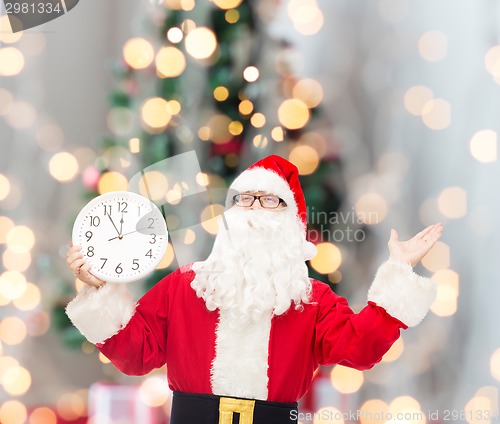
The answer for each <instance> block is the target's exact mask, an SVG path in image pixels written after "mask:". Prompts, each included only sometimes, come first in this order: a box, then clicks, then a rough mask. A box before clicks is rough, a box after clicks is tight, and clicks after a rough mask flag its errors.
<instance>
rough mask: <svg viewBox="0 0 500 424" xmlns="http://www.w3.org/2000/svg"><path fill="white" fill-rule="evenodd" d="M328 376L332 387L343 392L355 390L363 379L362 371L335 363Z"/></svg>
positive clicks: (359, 386) (353, 391) (361, 383)
mask: <svg viewBox="0 0 500 424" xmlns="http://www.w3.org/2000/svg"><path fill="white" fill-rule="evenodd" d="M330 377H331V381H332V385H333V387H335V388H336V389H337V390H338V391H339V392H340V393H344V394H348V393H355V392H357V391H358V390H359V389H360V388H361V386H362V385H363V381H364V377H363V372H362V371H359V370H356V369H354V368H349V367H344V366H342V365H335V367H334V368H333V369H332V372H331V374H330Z"/></svg>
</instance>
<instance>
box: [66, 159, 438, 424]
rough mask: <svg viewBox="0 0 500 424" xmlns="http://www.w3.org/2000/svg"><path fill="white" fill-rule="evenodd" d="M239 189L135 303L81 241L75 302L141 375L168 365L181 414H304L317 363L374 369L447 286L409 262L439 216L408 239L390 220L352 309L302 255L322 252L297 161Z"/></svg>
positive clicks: (260, 170) (244, 421)
mask: <svg viewBox="0 0 500 424" xmlns="http://www.w3.org/2000/svg"><path fill="white" fill-rule="evenodd" d="M230 188H231V190H230V192H232V193H233V194H234V193H236V194H235V195H234V196H233V195H231V207H230V208H228V210H227V211H226V212H225V213H224V218H225V221H226V224H227V227H226V226H222V225H221V228H220V230H219V233H218V234H217V237H216V240H215V243H214V246H213V250H212V252H211V254H210V256H209V257H208V258H207V259H206V260H205V261H202V262H195V263H193V264H191V265H189V266H184V267H182V268H180V269H177V270H176V271H174V272H172V273H171V274H169V275H168V276H167V277H165V278H164V279H162V280H161V281H159V282H158V283H157V284H156V285H155V286H154V287H153V288H152V289H151V290H149V292H147V293H146V294H145V295H144V296H143V297H142V298H141V299H140V300H139V301H138V302H137V303H136V302H134V301H133V300H132V298H131V296H130V294H129V292H128V291H127V288H126V286H125V285H120V284H111V283H105V282H104V281H101V280H98V279H97V278H96V277H95V276H93V275H92V274H91V269H90V267H89V264H88V263H86V262H85V261H84V259H83V255H82V253H81V249H80V248H79V247H78V246H74V247H72V248H70V250H69V252H68V255H67V262H68V265H69V267H70V269H71V270H72V271H73V273H74V274H75V275H77V276H78V278H79V279H80V280H82V281H83V282H84V283H86V286H85V287H84V288H83V289H82V290H81V291H80V292H79V293H78V295H77V296H76V297H75V299H73V300H72V301H71V302H70V303H69V305H68V307H67V313H68V315H69V317H70V319H71V320H72V322H73V323H74V325H75V326H76V327H77V328H78V329H79V330H80V331H81V332H82V334H83V335H84V336H85V337H86V338H87V339H88V340H89V341H90V342H92V343H94V344H96V346H97V347H98V348H99V350H100V351H101V352H102V353H103V354H104V355H105V356H106V357H108V358H109V359H110V360H111V362H112V363H113V364H114V365H115V366H116V367H117V368H118V369H119V370H121V371H122V372H124V373H126V374H129V375H142V374H146V373H149V372H150V371H151V370H153V369H155V368H159V367H162V366H163V365H165V364H166V366H167V377H168V382H169V386H170V388H171V389H172V390H173V392H174V398H173V406H172V419H171V423H172V424H216V423H219V424H231V423H233V422H234V423H237V422H239V423H240V424H251V423H253V424H268V423H269V424H282V423H294V422H297V421H296V417H297V413H296V409H297V401H298V400H299V399H300V398H301V397H302V396H303V395H304V394H305V393H306V392H307V390H308V389H309V387H310V385H311V380H312V377H313V373H314V371H315V370H316V369H317V368H318V366H319V365H327V366H328V365H333V364H342V365H345V366H348V367H353V368H356V369H359V370H365V369H369V368H371V367H372V366H373V365H374V364H376V363H377V362H379V361H380V360H381V358H382V356H383V355H384V354H385V353H386V352H387V350H388V349H389V348H390V347H391V345H392V344H393V343H394V342H395V341H396V340H397V339H398V337H399V335H400V329H406V328H408V327H412V326H415V325H417V324H418V323H419V322H420V321H421V320H422V319H423V318H424V316H425V315H426V313H427V311H428V308H429V306H430V305H431V304H432V302H433V300H434V298H435V294H436V287H435V284H434V282H433V281H431V280H430V279H427V278H424V277H421V276H419V275H417V274H415V273H414V272H413V270H412V266H414V265H415V264H417V263H418V262H419V261H420V259H421V258H422V257H423V256H424V255H425V254H426V253H427V252H428V251H429V249H430V248H431V247H432V246H433V245H434V243H435V242H436V241H437V240H438V239H439V238H440V237H441V233H442V225H441V224H435V225H431V226H430V227H428V228H426V229H425V230H423V231H422V232H420V233H418V234H417V235H416V236H415V237H413V238H412V239H410V240H408V241H404V242H403V241H399V240H398V237H397V233H396V231H395V230H392V232H391V238H390V240H389V243H388V246H389V251H390V258H389V259H388V260H387V261H386V262H385V263H383V264H382V265H381V266H380V268H379V269H378V271H377V273H376V276H375V279H374V281H373V283H372V285H371V288H370V289H369V292H368V303H367V305H366V306H365V307H364V309H362V310H361V311H360V312H359V313H358V314H355V313H353V311H352V310H351V309H350V308H349V305H348V303H347V301H346V300H345V299H344V298H342V297H340V296H338V295H336V294H335V293H334V292H333V291H332V290H331V289H330V287H329V286H328V285H327V284H324V283H322V282H319V281H316V280H313V279H310V278H309V277H308V272H307V266H306V263H305V261H306V260H309V259H311V258H312V257H313V256H314V255H315V253H316V252H315V248H314V246H313V245H312V244H311V243H309V242H308V241H307V240H306V224H307V222H306V204H305V200H304V195H303V193H302V189H301V187H300V183H299V178H298V171H297V168H296V167H295V166H294V165H293V164H291V163H290V162H288V161H286V160H285V159H283V158H281V157H279V156H269V157H267V158H265V159H263V160H261V161H259V162H257V163H255V164H254V165H252V166H251V167H250V168H248V169H247V170H245V171H244V172H243V173H242V174H241V175H240V176H239V177H237V178H236V180H235V181H234V182H233V184H232V185H231V187H230ZM233 190H234V191H233ZM238 419H239V421H238ZM233 420H234V421H233Z"/></svg>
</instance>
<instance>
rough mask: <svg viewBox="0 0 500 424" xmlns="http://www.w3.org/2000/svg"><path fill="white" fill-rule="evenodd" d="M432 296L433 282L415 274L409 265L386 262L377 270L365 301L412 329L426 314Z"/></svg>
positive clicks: (391, 261)
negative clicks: (374, 304) (370, 302)
mask: <svg viewBox="0 0 500 424" xmlns="http://www.w3.org/2000/svg"><path fill="white" fill-rule="evenodd" d="M436 293H437V285H436V283H435V282H434V281H432V280H431V279H429V278H424V277H421V276H420V275H417V274H415V273H414V272H413V269H412V267H411V265H409V264H406V263H402V262H399V261H395V260H393V259H389V260H388V261H386V262H384V263H383V264H382V265H381V266H380V267H379V269H378V271H377V274H376V275H375V279H374V280H373V283H372V286H371V287H370V290H369V291H368V300H369V301H372V302H375V303H376V304H377V305H379V306H381V307H382V308H384V309H385V310H386V311H387V312H388V313H389V315H392V316H393V317H394V318H397V319H399V320H400V321H401V322H403V323H404V324H406V325H407V326H408V327H414V326H416V325H417V324H418V323H420V321H422V320H423V319H424V317H425V316H426V315H427V312H428V311H429V308H430V306H431V305H432V303H433V302H434V299H435V298H436Z"/></svg>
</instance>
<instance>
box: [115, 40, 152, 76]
mask: <svg viewBox="0 0 500 424" xmlns="http://www.w3.org/2000/svg"><path fill="white" fill-rule="evenodd" d="M154 53H155V52H154V49H153V46H152V45H151V43H150V42H149V41H147V40H145V39H144V38H140V37H137V38H131V39H130V40H128V41H127V42H126V43H125V45H124V46H123V58H124V59H125V62H127V64H128V65H129V66H130V67H132V68H134V69H144V68H147V67H148V66H149V65H151V63H152V62H153V60H154Z"/></svg>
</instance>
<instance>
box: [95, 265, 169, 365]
mask: <svg viewBox="0 0 500 424" xmlns="http://www.w3.org/2000/svg"><path fill="white" fill-rule="evenodd" d="M177 274H178V270H177V271H175V272H173V273H171V274H169V275H168V276H167V277H165V278H163V279H162V280H160V281H159V282H158V283H157V284H156V285H154V286H153V287H152V288H151V289H150V290H149V291H148V292H147V293H146V294H145V295H144V296H143V297H142V298H141V299H140V300H139V301H138V303H137V306H136V310H135V313H134V315H133V316H132V318H131V319H130V321H129V322H128V324H127V325H126V326H125V327H124V328H123V329H122V330H120V332H118V333H117V334H115V335H114V336H113V337H111V338H109V339H107V340H106V341H105V342H104V343H99V344H97V345H96V346H97V347H98V349H99V350H100V351H101V352H102V353H103V354H104V355H105V356H106V357H107V358H108V359H109V360H110V361H111V362H112V363H113V365H115V366H116V368H118V369H119V370H120V371H121V372H123V373H125V374H128V375H144V374H147V373H149V372H150V371H151V370H153V369H155V368H160V367H162V366H163V365H164V364H165V350H166V343H167V320H168V302H169V296H168V288H169V285H170V283H171V282H172V280H175V278H176V277H177Z"/></svg>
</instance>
